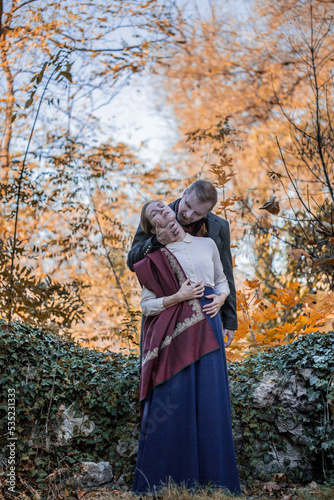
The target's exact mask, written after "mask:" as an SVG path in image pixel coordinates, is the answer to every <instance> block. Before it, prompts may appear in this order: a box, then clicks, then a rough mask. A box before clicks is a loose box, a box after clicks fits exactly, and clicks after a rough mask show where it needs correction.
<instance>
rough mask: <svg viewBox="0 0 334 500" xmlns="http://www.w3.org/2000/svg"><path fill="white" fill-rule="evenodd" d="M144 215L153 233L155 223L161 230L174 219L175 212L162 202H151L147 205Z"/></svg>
mask: <svg viewBox="0 0 334 500" xmlns="http://www.w3.org/2000/svg"><path fill="white" fill-rule="evenodd" d="M145 215H146V217H147V219H148V221H149V222H150V223H151V224H152V226H153V229H154V231H153V229H152V232H155V228H156V227H157V222H158V223H159V226H160V227H161V228H164V227H166V226H167V224H169V223H170V222H172V221H174V220H175V218H176V215H175V212H173V210H172V209H171V208H170V207H169V206H168V205H165V204H164V203H162V201H153V202H152V203H150V204H149V205H147V207H146V210H145Z"/></svg>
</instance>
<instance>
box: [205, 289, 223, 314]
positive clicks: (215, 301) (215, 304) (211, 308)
mask: <svg viewBox="0 0 334 500" xmlns="http://www.w3.org/2000/svg"><path fill="white" fill-rule="evenodd" d="M205 298H206V299H212V302H211V303H210V304H205V306H204V307H203V312H205V313H206V314H208V315H209V316H210V318H214V317H215V316H216V314H217V313H218V312H219V309H220V308H221V306H222V305H223V304H224V302H225V299H226V294H225V293H221V294H220V295H216V294H214V293H213V294H212V295H206V296H205Z"/></svg>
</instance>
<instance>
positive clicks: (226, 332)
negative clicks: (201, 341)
mask: <svg viewBox="0 0 334 500" xmlns="http://www.w3.org/2000/svg"><path fill="white" fill-rule="evenodd" d="M226 335H227V341H226V342H224V345H225V347H228V346H229V345H231V344H232V340H233V339H234V330H227V328H225V330H224V338H225V337H226Z"/></svg>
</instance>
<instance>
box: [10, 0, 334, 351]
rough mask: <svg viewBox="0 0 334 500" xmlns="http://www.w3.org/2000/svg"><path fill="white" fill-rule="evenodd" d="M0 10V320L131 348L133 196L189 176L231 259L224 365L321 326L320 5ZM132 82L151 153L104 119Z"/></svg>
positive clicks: (328, 209)
mask: <svg viewBox="0 0 334 500" xmlns="http://www.w3.org/2000/svg"><path fill="white" fill-rule="evenodd" d="M0 6H1V8H0V21H1V22H0V57H1V66H0V85H1V89H2V96H1V100H0V115H1V125H0V142H1V144H0V145H1V153H0V154H1V156H0V160H1V184H0V197H1V202H2V203H1V210H0V229H1V233H0V238H1V240H2V242H3V243H2V250H1V270H0V272H1V283H2V284H1V287H2V292H3V293H2V299H1V315H2V317H3V318H4V320H6V321H8V322H9V321H12V320H22V321H24V322H25V323H27V324H31V325H34V326H41V327H43V328H46V329H51V330H52V331H59V332H60V333H61V334H62V335H66V336H68V338H73V339H76V340H79V341H80V342H81V343H82V344H83V345H85V346H88V347H93V348H97V349H114V350H117V349H119V348H120V347H123V348H126V349H129V348H131V347H135V346H136V343H137V341H138V322H139V318H140V314H139V286H138V283H137V282H136V279H135V277H134V275H133V274H132V273H130V272H129V270H128V269H127V267H126V254H127V252H128V249H129V246H130V245H131V241H132V236H133V234H134V232H135V228H136V224H137V223H138V218H139V211H140V206H141V205H142V203H143V202H144V201H145V200H146V199H149V198H151V197H159V198H164V199H165V200H166V201H171V200H172V199H175V198H176V197H178V196H180V195H181V194H182V191H183V189H184V188H185V187H186V186H187V185H188V184H190V183H191V182H193V181H194V180H196V179H197V178H199V177H203V178H207V179H210V180H212V181H213V182H215V183H216V185H217V187H218V188H219V193H220V201H219V203H218V205H217V207H216V213H218V214H220V215H221V216H223V217H225V218H227V219H228V220H229V222H230V224H231V232H232V242H233V253H234V254H235V256H236V259H235V263H236V279H237V288H238V289H239V292H238V299H239V300H238V302H239V309H240V311H239V316H240V328H239V330H238V332H237V335H236V342H235V343H234V344H233V345H232V347H231V350H230V352H229V359H231V360H235V359H240V358H241V357H243V356H244V354H245V353H246V352H253V351H254V350H259V349H263V348H268V347H270V346H273V345H277V344H280V343H289V342H291V341H292V340H293V339H294V338H295V337H296V336H299V335H306V334H307V333H309V332H311V331H315V330H318V329H319V328H320V329H322V330H323V331H326V330H328V329H330V328H331V327H332V326H331V324H332V322H333V295H332V292H333V276H334V273H333V269H334V251H333V245H334V232H333V222H334V220H333V206H334V205H333V203H334V193H333V191H334V179H333V176H334V169H333V144H334V140H333V139H334V137H333V130H334V129H333V121H332V120H333V103H332V96H333V71H332V67H333V56H334V54H333V50H334V49H333V23H334V5H333V3H332V2H327V1H321V0H307V1H298V0H297V1H296V0H293V1H292V0H291V1H287V0H284V1H283V0H282V1H281V0H275V1H274V0H255V1H254V5H253V8H252V10H251V11H250V9H244V11H243V14H242V15H240V16H237V15H236V9H235V6H234V7H233V2H231V1H222V0H216V1H215V2H208V4H207V8H206V9H202V10H201V9H197V8H196V3H193V4H192V3H191V2H190V6H192V8H191V9H190V11H189V3H188V4H187V5H183V4H182V3H181V2H179V3H175V2H169V1H168V0H166V1H164V2H161V1H157V0H147V1H144V0H143V1H140V2H137V1H133V0H129V1H128V2H118V1H108V2H92V1H90V0H85V1H80V2H77V1H75V0H72V1H69V0H66V1H65V2H54V1H52V0H46V1H43V2H42V1H40V0H33V1H30V2H23V3H21V2H19V1H18V0H12V1H11V2H3V1H2V0H1V1H0ZM241 10H242V9H241ZM140 78H144V79H145V81H148V80H147V78H149V82H150V92H151V100H152V101H156V102H157V104H156V106H157V107H158V108H159V107H160V109H162V111H161V114H162V118H161V119H162V121H163V119H164V117H163V115H164V113H165V112H166V110H168V113H169V115H170V121H169V123H170V127H171V130H172V131H173V137H172V138H168V137H166V141H167V143H168V141H169V144H170V147H169V148H168V151H167V153H166V155H163V156H161V157H160V160H159V161H152V160H150V159H147V157H145V154H143V151H142V148H135V147H133V145H131V144H130V143H129V144H127V143H126V141H121V140H119V137H118V135H117V130H116V129H115V127H114V126H112V125H111V122H110V121H108V120H109V118H110V116H111V115H112V114H113V113H117V108H115V109H116V110H114V103H115V102H116V101H115V100H116V98H117V95H118V94H119V93H120V92H121V91H124V89H126V86H127V85H128V84H130V82H131V81H132V80H135V81H137V82H140ZM128 108H129V109H130V110H132V111H131V112H133V113H134V114H135V113H136V102H131V98H129V102H128ZM119 119H121V116H119ZM152 127H153V125H152ZM152 133H153V130H152ZM261 208H262V210H260V209H261ZM83 321H84V322H83Z"/></svg>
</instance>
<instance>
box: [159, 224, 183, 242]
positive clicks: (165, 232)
mask: <svg viewBox="0 0 334 500" xmlns="http://www.w3.org/2000/svg"><path fill="white" fill-rule="evenodd" d="M155 230H156V237H157V240H158V241H159V243H161V245H168V243H173V241H176V240H177V238H178V237H179V236H180V227H179V225H178V223H177V222H176V220H174V221H172V222H169V223H168V224H167V226H166V227H160V224H159V221H157V225H156V228H155Z"/></svg>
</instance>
